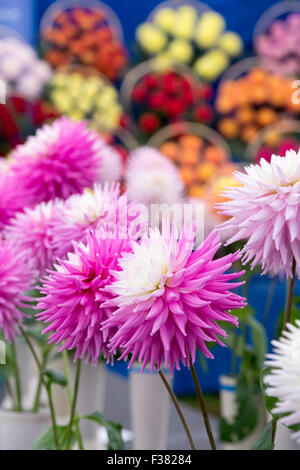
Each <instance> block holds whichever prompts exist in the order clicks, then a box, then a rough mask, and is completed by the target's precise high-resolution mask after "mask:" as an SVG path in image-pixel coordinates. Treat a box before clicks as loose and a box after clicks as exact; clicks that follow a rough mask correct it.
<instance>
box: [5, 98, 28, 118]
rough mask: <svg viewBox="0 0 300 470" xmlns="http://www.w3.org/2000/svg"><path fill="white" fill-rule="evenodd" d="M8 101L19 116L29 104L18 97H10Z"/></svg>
mask: <svg viewBox="0 0 300 470" xmlns="http://www.w3.org/2000/svg"><path fill="white" fill-rule="evenodd" d="M10 100H11V103H12V105H13V107H14V108H15V110H16V111H17V112H18V113H20V114H24V113H25V111H26V108H27V106H29V103H27V102H26V100H24V99H23V98H21V97H20V96H12V97H11V98H10Z"/></svg>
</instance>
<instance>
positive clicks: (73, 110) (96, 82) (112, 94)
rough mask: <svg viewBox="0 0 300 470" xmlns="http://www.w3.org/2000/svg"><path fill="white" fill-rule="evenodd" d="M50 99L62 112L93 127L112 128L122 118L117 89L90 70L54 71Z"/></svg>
mask: <svg viewBox="0 0 300 470" xmlns="http://www.w3.org/2000/svg"><path fill="white" fill-rule="evenodd" d="M49 100H50V102H51V103H52V104H53V106H54V107H55V108H56V109H57V111H58V112H59V113H60V114H61V115H65V116H68V117H70V118H72V119H74V120H76V121H81V120H83V119H87V120H88V121H89V125H90V127H92V128H94V129H96V130H101V131H113V130H115V129H116V128H117V127H118V126H119V123H120V119H121V117H122V107H121V105H120V103H119V101H118V92H117V90H116V89H115V88H114V87H113V85H112V84H111V83H109V82H108V81H107V80H106V79H105V78H104V77H102V76H101V75H98V74H95V73H93V71H91V70H90V69H84V68H79V69H76V68H70V69H66V70H65V71H58V72H57V73H55V74H54V76H53V79H52V80H51V82H50V86H49Z"/></svg>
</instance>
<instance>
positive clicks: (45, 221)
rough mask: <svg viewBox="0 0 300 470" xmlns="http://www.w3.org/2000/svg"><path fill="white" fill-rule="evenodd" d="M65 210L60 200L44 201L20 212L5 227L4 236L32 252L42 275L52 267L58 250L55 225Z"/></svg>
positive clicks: (35, 263)
mask: <svg viewBox="0 0 300 470" xmlns="http://www.w3.org/2000/svg"><path fill="white" fill-rule="evenodd" d="M62 211H63V202H62V201H60V200H56V201H49V202H42V203H41V204H38V205H37V206H36V207H35V208H34V209H29V208H25V210H24V212H19V213H17V214H16V215H15V217H14V218H13V219H11V220H10V223H9V225H7V226H6V227H5V229H4V237H5V238H7V239H8V240H12V241H13V242H14V243H15V244H16V245H18V246H19V247H20V249H21V250H23V251H27V252H28V253H30V256H31V258H32V259H33V261H34V266H35V268H36V269H37V270H38V271H39V273H40V276H43V274H45V271H46V269H48V268H51V267H52V266H53V263H54V261H55V259H56V256H57V252H56V249H55V248H54V245H53V225H54V224H55V222H56V220H57V219H58V217H59V216H60V214H61V213H62Z"/></svg>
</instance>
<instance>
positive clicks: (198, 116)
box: [193, 104, 214, 122]
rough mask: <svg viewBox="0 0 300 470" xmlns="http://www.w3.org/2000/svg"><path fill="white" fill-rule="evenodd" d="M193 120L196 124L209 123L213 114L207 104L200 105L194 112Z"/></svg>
mask: <svg viewBox="0 0 300 470" xmlns="http://www.w3.org/2000/svg"><path fill="white" fill-rule="evenodd" d="M193 114H194V119H195V120H196V121H198V122H211V121H212V119H213V117H214V112H213V109H212V107H211V106H209V105H208V104H201V105H199V106H197V107H196V108H195V110H194V113H193Z"/></svg>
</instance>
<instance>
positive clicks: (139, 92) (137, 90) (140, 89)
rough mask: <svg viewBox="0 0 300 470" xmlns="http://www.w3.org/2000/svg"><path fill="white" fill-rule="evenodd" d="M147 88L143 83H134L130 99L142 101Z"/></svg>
mask: <svg viewBox="0 0 300 470" xmlns="http://www.w3.org/2000/svg"><path fill="white" fill-rule="evenodd" d="M146 94H147V90H146V88H145V87H144V86H143V85H136V86H135V87H134V89H133V91H132V99H133V101H135V102H136V103H142V102H143V101H144V99H145V97H146Z"/></svg>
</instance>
